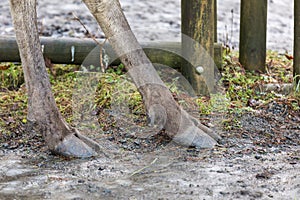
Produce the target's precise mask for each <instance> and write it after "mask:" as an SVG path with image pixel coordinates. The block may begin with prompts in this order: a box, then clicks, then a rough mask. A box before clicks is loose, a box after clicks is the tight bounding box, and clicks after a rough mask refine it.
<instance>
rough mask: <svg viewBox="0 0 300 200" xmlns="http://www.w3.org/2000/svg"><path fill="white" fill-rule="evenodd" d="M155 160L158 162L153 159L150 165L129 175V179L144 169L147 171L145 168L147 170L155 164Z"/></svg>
mask: <svg viewBox="0 0 300 200" xmlns="http://www.w3.org/2000/svg"><path fill="white" fill-rule="evenodd" d="M157 160H158V158H155V159H154V160H153V161H152V162H151V163H150V165H147V166H145V167H143V168H141V169H139V170H137V171H135V172H133V173H132V174H131V175H130V177H131V176H134V175H136V174H138V173H140V172H142V171H144V170H145V169H147V168H149V167H151V166H152V165H153V164H154V163H156V161H157Z"/></svg>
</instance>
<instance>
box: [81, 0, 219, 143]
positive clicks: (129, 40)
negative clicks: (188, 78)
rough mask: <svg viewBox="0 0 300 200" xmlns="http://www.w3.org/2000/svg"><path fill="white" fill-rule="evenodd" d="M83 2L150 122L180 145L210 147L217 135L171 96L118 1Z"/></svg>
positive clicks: (95, 0)
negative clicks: (132, 84) (107, 41)
mask: <svg viewBox="0 0 300 200" xmlns="http://www.w3.org/2000/svg"><path fill="white" fill-rule="evenodd" d="M83 1H84V2H85V4H86V5H87V7H88V8H89V9H90V11H91V13H92V14H93V15H94V17H95V18H96V20H97V21H98V23H99V25H100V26H101V28H102V30H103V32H104V33H105V35H106V37H107V38H108V40H109V42H110V44H111V45H112V47H113V48H114V50H115V51H116V53H117V55H118V56H120V58H121V61H122V62H123V63H124V65H125V66H126V67H127V69H128V71H129V74H130V76H131V78H132V80H133V81H134V83H135V85H136V86H137V88H138V90H139V92H140V93H141V94H142V96H143V101H144V103H145V107H146V109H147V113H148V116H149V118H150V121H151V122H152V124H153V125H156V126H158V127H162V128H165V130H166V132H167V133H168V134H169V136H171V137H173V138H174V141H175V142H177V143H179V144H181V145H187V146H190V145H191V146H197V147H203V148H206V147H213V146H214V145H215V144H216V140H218V139H220V138H219V136H218V135H217V134H215V133H214V132H213V131H211V130H210V129H209V128H207V127H205V126H203V125H202V124H201V123H200V122H199V121H198V120H197V119H195V118H193V117H191V116H190V115H189V114H188V113H187V112H186V111H185V110H183V109H182V108H181V107H180V106H179V105H178V104H177V102H176V101H175V100H174V99H173V96H172V94H171V93H170V91H169V89H168V88H167V87H166V86H165V85H164V83H163V82H162V80H161V79H160V77H159V76H158V74H157V72H156V71H155V69H154V67H153V65H152V63H151V62H150V61H149V59H148V58H147V56H146V55H145V53H144V51H143V50H142V48H141V46H140V45H139V43H138V41H137V39H136V38H135V36H134V34H133V33H132V31H131V29H130V27H129V24H128V22H127V20H126V18H125V15H124V13H123V11H122V9H121V6H120V3H119V1H118V0H83Z"/></svg>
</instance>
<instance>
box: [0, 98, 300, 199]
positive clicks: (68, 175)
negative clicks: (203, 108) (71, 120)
mask: <svg viewBox="0 0 300 200" xmlns="http://www.w3.org/2000/svg"><path fill="white" fill-rule="evenodd" d="M200 119H201V121H202V122H203V123H204V124H208V125H210V126H212V125H211V123H212V124H216V126H215V127H214V129H215V130H216V131H217V132H218V133H219V134H220V135H221V136H222V142H221V144H219V145H218V146H216V147H215V148H214V149H195V148H184V147H180V146H178V145H176V144H174V143H173V142H172V141H171V139H170V138H167V137H166V136H165V135H164V133H160V134H159V135H157V136H152V137H151V138H146V139H142V138H139V133H140V132H141V131H140V130H139V129H135V130H134V129H132V128H130V127H129V124H128V123H127V121H126V119H123V122H121V121H120V120H119V121H118V123H119V124H118V126H110V127H107V129H105V130H104V131H103V132H102V134H99V133H98V134H97V135H95V134H92V133H91V134H90V135H89V137H91V138H93V139H94V140H95V141H97V142H99V143H100V144H101V146H102V147H103V148H104V149H105V152H106V154H107V155H106V156H105V155H99V156H98V157H95V158H92V159H87V160H78V159H66V158H62V157H59V156H56V155H52V154H51V152H49V151H48V150H47V149H46V148H45V146H44V144H43V142H42V139H41V138H40V137H39V135H38V134H35V133H31V134H28V133H26V134H25V132H23V135H22V134H19V136H16V137H11V139H10V140H9V141H8V142H6V143H2V144H1V146H0V157H1V161H0V174H1V178H0V199H74V200H75V199H298V198H299V197H300V187H299V186H300V178H299V177H300V141H299V136H300V131H299V130H300V126H299V124H300V116H299V113H298V112H295V111H292V110H291V109H290V108H289V106H287V105H286V104H284V102H271V103H270V104H269V105H267V106H264V107H261V108H259V109H256V110H255V111H253V112H243V113H240V114H237V113H233V114H224V113H223V114H217V113H215V114H213V115H210V116H202V117H201V118H200ZM110 120H114V118H113V117H109V114H108V115H107V121H106V124H109V121H110ZM220 120H222V121H227V123H226V126H224V125H223V126H219V125H218V122H219V121H220ZM121 123H123V125H122V124H121ZM111 124H114V123H113V122H112V123H111ZM16 135H17V134H16Z"/></svg>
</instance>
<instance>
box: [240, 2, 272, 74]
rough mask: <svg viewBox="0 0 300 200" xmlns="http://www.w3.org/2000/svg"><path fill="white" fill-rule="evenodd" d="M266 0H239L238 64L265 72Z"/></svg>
mask: <svg viewBox="0 0 300 200" xmlns="http://www.w3.org/2000/svg"><path fill="white" fill-rule="evenodd" d="M267 7H268V0H241V23H240V57H239V60H240V63H241V64H242V65H243V66H244V67H245V68H246V69H248V70H258V71H261V72H265V70H266V69H265V62H266V35H267Z"/></svg>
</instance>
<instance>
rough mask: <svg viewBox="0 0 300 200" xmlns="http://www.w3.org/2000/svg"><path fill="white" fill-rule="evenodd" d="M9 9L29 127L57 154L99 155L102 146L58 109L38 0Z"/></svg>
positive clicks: (13, 2) (15, 2)
mask: <svg viewBox="0 0 300 200" xmlns="http://www.w3.org/2000/svg"><path fill="white" fill-rule="evenodd" d="M10 9H11V14H12V18H13V24H14V28H15V33H16V38H17V43H18V46H19V52H20V57H21V61H22V67H23V71H24V77H25V82H26V88H27V92H28V115H27V118H28V122H30V123H29V124H31V126H32V128H33V129H34V130H35V131H39V132H41V133H42V135H43V136H44V138H45V141H46V143H47V145H48V147H49V149H50V150H52V151H53V152H55V153H57V154H61V155H64V156H72V157H91V156H94V155H96V151H98V150H100V147H99V145H98V144H97V143H95V142H93V141H92V140H89V139H88V138H86V137H84V136H82V135H81V134H80V133H78V131H77V130H75V129H73V128H71V127H70V126H69V125H68V124H67V123H66V122H65V120H64V119H63V117H62V116H61V114H60V112H59V110H58V108H57V106H56V103H55V100H54V97H53V94H52V92H51V85H50V82H49V77H48V73H47V71H46V67H45V62H44V58H43V54H42V50H41V45H40V41H39V36H38V29H37V20H36V18H37V15H36V0H10Z"/></svg>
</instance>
